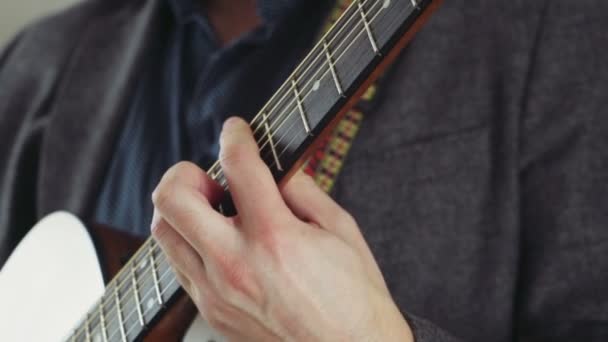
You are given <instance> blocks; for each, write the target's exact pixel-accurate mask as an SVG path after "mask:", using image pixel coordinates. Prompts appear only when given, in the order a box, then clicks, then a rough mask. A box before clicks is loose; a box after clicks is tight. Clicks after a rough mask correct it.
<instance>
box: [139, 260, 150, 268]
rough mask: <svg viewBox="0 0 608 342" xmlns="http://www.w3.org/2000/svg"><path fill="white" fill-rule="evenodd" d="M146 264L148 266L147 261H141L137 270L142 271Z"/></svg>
mask: <svg viewBox="0 0 608 342" xmlns="http://www.w3.org/2000/svg"><path fill="white" fill-rule="evenodd" d="M147 264H148V261H147V260H142V261H141V263H140V264H139V269H140V270H143V269H144V268H145V267H146V265H147Z"/></svg>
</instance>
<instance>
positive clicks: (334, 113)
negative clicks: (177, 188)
mask: <svg viewBox="0 0 608 342" xmlns="http://www.w3.org/2000/svg"><path fill="white" fill-rule="evenodd" d="M440 2H441V1H440V0H355V1H353V2H352V3H351V5H350V6H349V7H348V8H347V9H346V10H345V11H344V12H343V14H342V16H341V17H340V18H339V19H338V20H337V21H336V23H335V24H334V25H333V27H332V28H331V29H329V30H328V31H327V33H326V34H325V35H324V36H323V37H322V38H321V40H320V41H319V42H318V43H317V44H316V45H315V46H314V47H313V48H312V50H311V51H310V53H309V54H308V55H307V56H306V57H305V58H304V60H303V61H302V62H301V64H299V65H298V67H297V68H296V69H295V71H294V72H293V73H292V74H291V75H290V77H289V79H287V80H286V81H285V83H284V84H283V85H282V86H281V87H280V88H279V89H278V90H277V91H276V93H275V94H274V95H273V96H272V97H271V98H270V100H269V101H268V102H267V103H266V104H265V105H264V107H263V108H262V109H261V111H260V112H259V113H258V115H256V116H255V118H254V119H253V120H252V121H251V127H252V130H253V132H254V136H255V138H256V140H257V142H258V145H259V147H260V155H261V157H262V159H263V160H264V161H265V162H266V164H267V165H268V166H269V168H270V170H271V171H272V173H273V176H274V177H275V179H276V180H277V182H285V181H286V180H288V179H289V177H290V175H291V174H292V173H293V172H294V170H297V169H298V168H299V167H300V165H301V162H302V161H304V160H305V159H306V158H307V156H308V154H309V153H310V152H311V151H312V150H313V148H314V143H315V142H316V141H319V140H320V139H319V138H320V137H322V136H324V135H325V134H327V133H329V132H330V131H331V129H332V127H333V126H335V124H336V123H337V122H338V121H339V120H340V119H341V118H342V117H343V115H344V114H345V113H346V112H347V111H348V110H349V109H350V108H351V107H352V106H353V105H354V104H355V103H356V101H357V100H358V99H359V98H360V96H361V95H362V94H363V92H364V91H365V90H366V89H367V87H368V86H369V85H370V84H371V83H372V82H374V81H375V80H376V79H377V78H378V76H379V75H380V74H381V73H382V72H383V71H384V70H385V69H386V67H387V66H388V65H389V64H390V63H391V62H392V61H393V60H394V59H395V58H396V57H397V56H398V54H399V52H400V51H401V50H402V49H403V48H404V47H405V46H406V45H407V43H408V42H409V41H410V40H411V39H412V37H413V36H414V34H415V33H416V32H417V31H418V30H419V29H420V28H421V26H422V25H423V24H424V23H425V22H426V20H427V19H428V17H429V16H430V14H431V13H432V12H433V11H434V10H435V9H436V8H437V7H438V6H439V4H440ZM207 172H208V174H209V175H210V177H211V178H212V179H214V180H215V181H216V182H218V183H219V184H220V185H221V186H223V187H224V189H225V190H226V193H227V194H228V192H227V185H226V179H225V178H224V175H223V172H222V169H221V166H220V164H219V163H217V162H216V163H215V164H214V165H213V166H212V167H211V168H210V169H209V170H208V171H207ZM110 279H111V280H110ZM106 280H109V281H108V282H107V284H106V282H105V281H106ZM104 284H105V286H104ZM195 316H196V310H195V307H194V305H193V304H192V303H191V302H190V301H189V299H188V298H187V296H186V295H185V294H184V292H183V291H182V290H181V287H180V285H179V283H178V282H177V280H176V277H175V275H174V273H173V271H172V270H171V267H170V266H169V264H168V262H167V260H166V258H165V256H164V255H163V253H162V252H161V250H160V248H159V246H158V245H157V244H156V243H155V241H154V240H153V239H151V238H150V239H148V240H146V241H137V240H135V239H133V238H129V237H127V236H125V235H123V234H121V233H118V232H116V231H113V230H110V229H106V228H103V227H97V226H91V227H88V229H87V228H85V226H84V225H83V224H82V223H81V222H80V221H79V220H78V219H77V218H75V217H73V216H71V215H70V214H68V213H55V214H52V215H50V216H48V217H47V218H45V219H43V220H42V221H41V222H39V224H38V225H36V226H35V227H34V228H32V230H31V231H30V232H29V234H28V235H27V236H26V237H25V238H24V239H23V240H22V241H21V243H20V244H19V246H18V247H17V248H16V249H15V251H14V252H13V254H12V255H11V256H10V258H9V259H8V261H7V262H6V264H5V265H4V267H3V269H2V270H1V271H0V341H75V342H109V341H112V342H113V341H120V342H127V341H136V340H141V339H145V340H146V341H178V340H192V341H219V340H221V339H222V338H221V336H219V335H217V334H216V333H215V332H213V331H212V330H211V329H209V327H208V326H207V325H206V324H205V322H204V321H203V320H202V319H201V318H200V316H197V317H196V319H195ZM193 320H194V321H193Z"/></svg>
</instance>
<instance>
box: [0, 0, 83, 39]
mask: <svg viewBox="0 0 608 342" xmlns="http://www.w3.org/2000/svg"><path fill="white" fill-rule="evenodd" d="M77 1H78V0H0V46H2V47H3V46H4V45H5V44H6V43H7V42H8V41H9V40H10V38H11V37H12V36H13V35H14V34H15V33H17V32H18V31H19V29H21V28H22V27H23V26H25V25H26V24H28V23H30V22H32V21H33V20H35V19H36V18H39V17H41V16H43V15H47V14H50V13H53V12H56V11H58V10H61V9H63V8H65V7H67V6H69V5H71V4H73V3H75V2H77ZM1 49H2V48H0V50H1Z"/></svg>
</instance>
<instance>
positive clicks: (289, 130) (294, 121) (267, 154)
mask: <svg viewBox="0 0 608 342" xmlns="http://www.w3.org/2000/svg"><path fill="white" fill-rule="evenodd" d="M376 4H379V3H376ZM372 6H373V7H371V8H370V10H371V9H374V7H375V4H374V5H372ZM380 13H382V8H381V9H379V10H378V11H377V12H376V13H375V14H374V15H373V16H372V17H371V18H370V20H369V23H370V24H371V23H373V22H374V20H375V19H376V18H377V16H378V15H380ZM361 22H362V21H361ZM364 33H365V30H362V31H359V32H358V34H357V35H356V36H355V38H354V39H353V40H352V41H351V43H350V44H349V45H348V46H347V47H346V49H344V50H343V51H342V52H341V53H340V55H339V56H338V57H337V58H336V62H338V61H339V60H340V59H341V58H342V57H343V56H344V55H345V54H346V53H347V52H348V50H349V49H350V47H351V46H352V45H353V44H354V43H355V42H356V41H357V40H358V39H359V37H360V36H361V34H364ZM329 72H330V70H327V69H326V70H325V72H324V74H323V75H322V76H321V77H320V78H319V80H322V79H324V78H325V77H326V76H328V74H329ZM311 92H312V90H311V91H309V92H308V93H307V94H306V96H305V97H304V98H303V99H305V98H306V97H307V96H308V95H309V94H310V93H311ZM295 110H297V108H296V107H293V108H291V110H290V111H289V112H288V114H287V115H286V116H285V117H283V119H282V121H281V123H280V124H279V126H278V127H277V128H276V130H278V129H280V128H281V127H282V126H283V125H284V124H285V123H286V122H287V121H290V124H288V125H289V127H288V128H287V131H286V132H284V133H283V134H282V135H281V136H279V139H278V140H276V141H272V142H271V138H270V137H267V136H266V135H265V136H264V137H262V140H266V141H265V142H264V143H263V144H262V146H261V147H260V151H261V152H262V153H265V155H262V157H263V159H272V158H270V157H272V156H271V155H270V154H271V153H273V151H272V150H268V149H267V150H266V151H264V148H265V147H266V145H268V144H270V143H273V144H274V145H275V146H278V145H280V143H281V142H282V140H283V138H284V137H289V136H290V134H291V133H292V130H293V129H294V128H295V127H297V123H298V122H300V119H299V118H298V114H297V113H295V114H294V111H295ZM294 117H295V119H294ZM290 119H292V120H290ZM278 120H280V119H277V120H275V122H276V121H278ZM297 136H298V135H297V134H293V135H291V137H292V138H291V140H290V141H289V143H288V145H287V146H286V147H285V148H284V149H283V150H282V151H280V152H279V153H278V156H279V157H280V156H282V155H283V154H284V153H285V152H286V151H287V149H288V148H289V146H290V145H291V143H293V142H294V141H295V139H296V137H297ZM265 138H267V139H265ZM276 163H277V161H276V159H272V162H271V163H270V164H269V167H273V166H275V165H276ZM225 184H226V179H225V177H224V178H223V179H222V183H221V184H220V185H222V186H225Z"/></svg>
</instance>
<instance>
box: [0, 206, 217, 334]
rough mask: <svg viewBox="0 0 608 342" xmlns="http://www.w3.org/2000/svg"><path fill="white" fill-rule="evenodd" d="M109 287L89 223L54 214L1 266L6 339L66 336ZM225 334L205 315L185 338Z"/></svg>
mask: <svg viewBox="0 0 608 342" xmlns="http://www.w3.org/2000/svg"><path fill="white" fill-rule="evenodd" d="M103 293H104V281H103V276H102V272H101V268H100V266H99V260H98V256H97V252H96V250H95V246H94V245H93V241H92V240H91V237H90V236H89V233H88V231H87V229H86V228H85V227H84V226H83V224H82V223H81V222H80V221H79V220H78V219H77V218H76V217H74V216H72V215H70V214H68V213H55V214H52V215H49V216H48V217H46V218H44V219H43V220H41V221H40V222H39V223H38V224H37V225H36V226H35V227H34V228H32V230H31V231H30V232H29V233H28V235H27V236H26V237H25V238H24V239H23V240H22V241H21V243H20V244H19V246H18V247H17V248H16V249H15V250H14V252H13V253H12V255H11V256H10V258H9V259H8V261H7V262H6V264H5V265H4V267H3V268H2V269H1V270H0V341H2V342H5V341H7V342H8V341H64V340H65V339H66V337H67V336H69V334H70V333H71V331H72V329H74V327H75V326H76V325H77V324H78V323H79V322H80V321H81V320H82V319H83V317H84V316H85V315H86V313H87V311H88V310H89V309H90V308H91V307H92V305H93V304H94V303H95V302H96V301H97V300H98V299H99V298H100V297H101V296H102V295H103ZM221 340H222V338H221V336H220V335H218V334H217V333H215V332H214V331H212V330H211V329H210V328H209V327H208V325H207V324H206V323H205V321H203V320H202V318H201V317H200V315H198V316H197V317H196V319H195V321H194V322H193V324H192V326H191V327H190V329H189V331H188V332H187V334H186V336H185V338H184V341H221ZM93 341H95V342H96V340H95V339H93ZM99 341H101V340H99Z"/></svg>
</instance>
